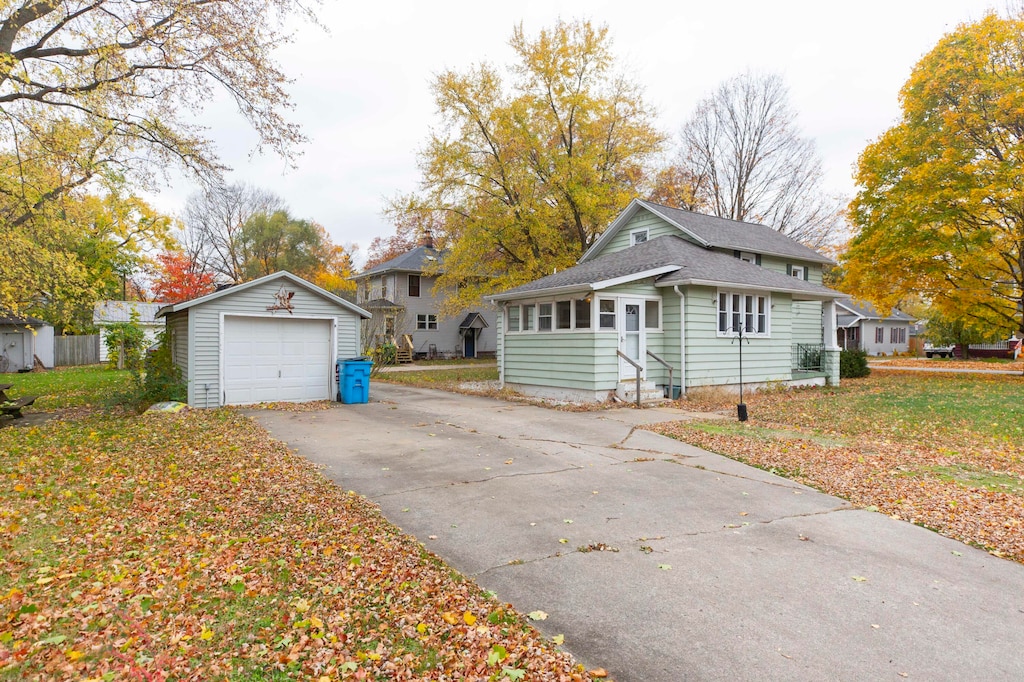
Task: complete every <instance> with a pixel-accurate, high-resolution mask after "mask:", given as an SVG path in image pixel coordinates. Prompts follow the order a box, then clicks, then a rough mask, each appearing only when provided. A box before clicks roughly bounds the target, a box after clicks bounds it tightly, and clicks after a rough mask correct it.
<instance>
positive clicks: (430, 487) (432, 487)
mask: <svg viewBox="0 0 1024 682" xmlns="http://www.w3.org/2000/svg"><path fill="white" fill-rule="evenodd" d="M582 469H583V467H581V466H575V465H573V466H568V467H565V468H564V469H553V470H551V471H523V472H520V473H514V474H497V475H495V476H488V477H486V478H479V479H474V480H468V481H449V482H447V483H440V484H437V485H424V486H420V487H419V488H406V489H404V490H395V491H392V492H389V493H382V494H380V495H375V496H374V497H375V498H384V497H391V496H392V495H404V494H406V493H418V492H420V491H423V490H437V489H438V488H448V487H450V486H455V485H472V484H474V483H487V482H488V481H496V480H499V479H502V478H519V477H521V476H549V475H551V474H561V473H565V472H566V471H580V470H582Z"/></svg>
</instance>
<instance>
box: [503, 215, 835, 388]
mask: <svg viewBox="0 0 1024 682" xmlns="http://www.w3.org/2000/svg"><path fill="white" fill-rule="evenodd" d="M831 262H832V261H831V260H830V259H829V258H827V257H825V256H823V255H821V254H819V253H818V252H816V251H814V250H812V249H809V248H807V247H806V246H803V245H802V244H800V243H798V242H796V241H794V240H793V239H790V238H789V237H786V236H785V235H783V234H781V233H779V232H777V231H775V230H773V229H771V228H769V227H767V226H765V225H759V224H753V223H744V222H738V221H734V220H727V219H724V218H717V217H714V216H707V215H701V214H698V213H692V212H689V211H683V210H679V209H675V208H670V207H667V206H661V205H658V204H654V203H651V202H648V201H641V200H634V201H633V202H632V203H630V205H629V206H628V207H627V208H626V209H625V210H624V211H623V212H622V213H621V214H620V215H619V217H618V218H616V220H615V221H614V222H613V223H612V224H611V225H610V226H609V227H608V228H607V229H606V230H605V232H604V233H603V234H602V235H601V237H600V238H598V239H597V241H596V242H595V243H594V245H593V246H592V247H591V248H590V249H589V250H588V251H587V252H586V253H585V254H584V255H583V256H582V257H581V258H580V260H579V261H578V263H577V264H576V265H575V266H573V267H571V268H568V269H567V270H564V271H562V272H558V273H555V274H553V275H549V276H547V277H543V278H541V279H538V280H535V281H533V282H530V283H528V284H524V285H522V286H519V287H516V288H514V289H511V290H509V291H506V292H503V293H500V294H497V295H494V296H492V297H491V299H492V300H493V301H495V302H497V303H498V304H499V305H500V306H501V311H500V314H499V315H498V319H497V323H498V327H499V329H498V368H499V372H500V376H501V380H502V384H503V385H504V386H509V387H511V388H513V389H515V390H519V391H521V392H524V393H527V394H532V395H539V396H548V397H556V398H557V397H561V398H569V399H577V400H578V399H588V400H602V399H604V398H607V397H608V396H609V394H610V393H611V392H612V391H616V392H618V393H619V394H620V395H623V394H624V393H628V392H629V389H628V387H629V386H630V385H631V386H632V390H633V391H636V390H637V389H638V388H641V389H642V390H643V389H647V390H649V389H652V388H654V386H658V387H661V388H662V389H664V388H665V387H667V386H668V384H669V380H670V377H669V367H667V366H666V365H668V366H670V367H671V372H672V376H671V382H672V383H673V384H674V385H675V387H677V388H675V389H674V391H673V392H675V391H679V390H681V392H684V393H685V391H686V389H687V388H691V387H695V386H708V385H725V386H738V385H740V384H741V383H746V384H758V385H766V384H781V385H794V384H823V383H826V382H828V383H838V382H839V348H838V347H837V346H836V303H835V302H836V299H838V298H841V297H843V294H841V293H839V292H837V291H833V290H832V289H829V288H827V287H825V286H823V285H822V266H824V265H826V264H829V263H831ZM740 346H742V360H741V354H740V350H741V348H740ZM620 354H621V355H620ZM623 356H625V357H623ZM636 365H639V366H640V370H641V378H642V380H643V381H644V383H645V384H648V386H645V387H637V386H636V383H635V377H636ZM741 377H742V378H741ZM631 380H632V383H630V382H631Z"/></svg>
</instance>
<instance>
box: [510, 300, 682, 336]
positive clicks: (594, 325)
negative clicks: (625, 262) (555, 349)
mask: <svg viewBox="0 0 1024 682" xmlns="http://www.w3.org/2000/svg"><path fill="white" fill-rule="evenodd" d="M588 296H589V297H590V326H589V327H583V328H580V327H577V326H576V324H577V322H576V301H577V300H580V299H585V298H587V297H588ZM625 298H628V299H630V300H635V301H643V302H644V303H645V304H646V303H647V302H648V301H655V302H656V303H657V304H658V326H657V327H645V328H644V331H645V332H646V333H648V334H661V333H664V331H665V300H664V298H663V297H661V296H650V295H643V294H640V295H625V294H623V295H617V296H598V295H596V294H588V295H587V296H571V297H570V298H564V297H556V298H539V299H533V300H528V301H522V300H520V301H517V302H516V303H507V304H506V306H505V334H507V335H509V336H515V335H517V334H617V333H618V331H617V330H618V320H619V318H620V317H621V316H622V301H623V299H625ZM563 301H568V302H569V303H570V304H571V307H570V314H571V315H570V316H571V324H572V327H571V328H570V329H559V328H558V326H557V325H558V303H559V302H563ZM601 301H614V303H615V319H616V326H615V328H602V327H601ZM546 304H551V329H544V330H541V329H540V306H541V305H546ZM530 306H532V307H533V309H534V314H533V326H532V327H530V328H526V327H525V326H524V324H525V323H526V314H525V313H524V312H523V308H525V307H530ZM511 308H519V309H520V312H519V329H518V330H517V331H513V330H512V329H510V328H509V326H508V311H509V310H510V309H511ZM646 319H647V314H646V311H645V312H644V320H645V323H646Z"/></svg>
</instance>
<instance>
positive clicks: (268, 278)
mask: <svg viewBox="0 0 1024 682" xmlns="http://www.w3.org/2000/svg"><path fill="white" fill-rule="evenodd" d="M279 279H281V280H286V281H288V282H290V283H292V284H294V285H295V286H298V287H302V288H303V289H305V290H306V291H308V292H310V293H311V294H316V295H317V296H320V297H321V298H325V299H327V300H328V301H330V302H331V303H334V304H335V305H338V306H340V307H342V308H344V309H346V310H349V311H351V312H353V313H355V314H357V315H359V316H360V317H361V318H363V319H369V318H370V317H372V315H371V314H370V313H369V312H367V311H366V310H363V309H362V308H360V307H359V306H357V305H356V304H355V303H351V302H349V301H346V300H345V299H343V298H341V297H340V296H335V295H334V294H332V293H331V292H329V291H327V290H326V289H321V288H320V287H318V286H317V285H315V284H313V283H312V282H309V281H307V280H304V279H302V278H301V277H299V276H298V275H293V274H292V273H290V272H288V271H287V270H279V271H278V272H273V273H271V274H269V275H265V276H263V277H260V278H259V279H254V280H252V281H251V282H243V283H242V284H236V285H234V286H231V287H225V288H224V289H220V290H219V291H214V292H213V293H212V294H206V295H205V296H200V297H199V298H193V299H192V300H190V301H182V302H181V303H173V304H171V305H167V306H164V307H163V308H161V309H160V310H158V311H157V313H156V316H157V317H164V316H165V315H169V314H171V313H176V312H179V311H182V310H187V309H189V308H191V307H193V306H197V305H202V304H204V303H209V302H210V301H215V300H217V299H218V298H223V297H225V296H232V295H234V294H237V293H238V292H240V291H245V290H246V289H252V288H253V287H257V286H259V285H261V284H266V283H267V282H273V281H275V280H279Z"/></svg>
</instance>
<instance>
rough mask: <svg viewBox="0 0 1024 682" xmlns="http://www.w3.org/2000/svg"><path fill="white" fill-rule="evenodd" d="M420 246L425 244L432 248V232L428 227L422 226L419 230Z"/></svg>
mask: <svg viewBox="0 0 1024 682" xmlns="http://www.w3.org/2000/svg"><path fill="white" fill-rule="evenodd" d="M420 246H425V247H427V248H428V249H432V248H434V233H433V232H431V231H430V228H429V227H424V228H423V231H422V232H420Z"/></svg>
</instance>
